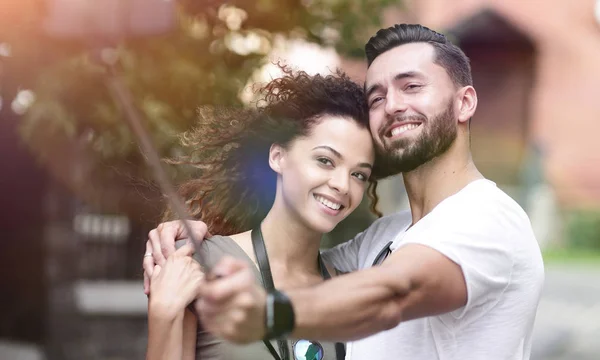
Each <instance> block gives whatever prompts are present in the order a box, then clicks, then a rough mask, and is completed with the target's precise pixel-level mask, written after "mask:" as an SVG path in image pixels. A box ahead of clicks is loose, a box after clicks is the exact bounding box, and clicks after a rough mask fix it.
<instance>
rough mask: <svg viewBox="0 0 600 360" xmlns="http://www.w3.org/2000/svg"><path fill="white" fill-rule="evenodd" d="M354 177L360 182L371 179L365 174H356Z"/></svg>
mask: <svg viewBox="0 0 600 360" xmlns="http://www.w3.org/2000/svg"><path fill="white" fill-rule="evenodd" d="M354 176H355V177H356V178H357V179H358V180H360V181H367V180H368V178H369V177H368V176H367V175H365V174H363V173H354Z"/></svg>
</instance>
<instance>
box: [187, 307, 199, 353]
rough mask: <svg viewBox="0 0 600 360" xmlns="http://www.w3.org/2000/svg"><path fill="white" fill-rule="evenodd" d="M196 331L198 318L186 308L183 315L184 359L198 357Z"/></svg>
mask: <svg viewBox="0 0 600 360" xmlns="http://www.w3.org/2000/svg"><path fill="white" fill-rule="evenodd" d="M196 331H198V318H197V317H196V315H194V313H193V312H191V311H189V310H187V309H186V310H185V314H184V315H183V360H195V359H196Z"/></svg>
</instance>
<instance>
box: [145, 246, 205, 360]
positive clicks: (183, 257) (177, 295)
mask: <svg viewBox="0 0 600 360" xmlns="http://www.w3.org/2000/svg"><path fill="white" fill-rule="evenodd" d="M192 252H193V248H192V247H191V245H184V246H183V247H181V248H180V249H179V250H177V251H176V252H175V253H174V254H173V255H172V256H170V257H169V259H167V261H166V262H165V264H164V268H161V267H160V266H159V265H157V266H156V268H155V269H154V272H153V274H152V282H151V296H150V297H149V304H148V352H147V354H146V359H147V360H155V359H156V360H158V359H160V360H162V359H176V360H181V359H183V356H184V355H185V356H186V359H188V357H189V356H190V355H189V352H190V347H191V346H192V345H190V344H191V342H190V337H191V336H194V342H193V343H194V344H195V335H196V331H195V330H196V329H195V325H196V324H195V323H192V321H191V319H190V315H191V316H192V317H194V318H195V316H194V315H192V314H191V312H190V315H187V316H186V315H185V314H186V312H188V311H187V310H186V306H187V305H188V304H189V303H191V302H192V301H193V300H194V299H195V298H196V297H197V296H198V292H199V290H200V287H201V286H202V284H203V281H204V275H203V274H202V272H201V271H200V265H199V264H198V263H197V262H196V261H195V260H193V259H192V258H191V257H190V255H191V254H192ZM191 326H193V327H194V328H191ZM190 329H191V330H190ZM189 331H191V334H190V333H189ZM184 336H185V337H184ZM184 344H185V346H186V347H185V348H184ZM194 347H195V346H194ZM194 353H195V351H194V352H193V353H192V359H193V354H194Z"/></svg>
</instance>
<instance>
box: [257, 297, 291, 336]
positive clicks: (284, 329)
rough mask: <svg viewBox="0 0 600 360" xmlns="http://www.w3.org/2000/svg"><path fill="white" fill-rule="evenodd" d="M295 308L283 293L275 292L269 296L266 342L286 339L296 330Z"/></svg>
mask: <svg viewBox="0 0 600 360" xmlns="http://www.w3.org/2000/svg"><path fill="white" fill-rule="evenodd" d="M294 325H295V316H294V308H293V307H292V302H291V301H290V298H288V297H287V295H285V294H284V293H283V292H281V291H277V290H273V291H271V292H269V293H268V294H267V303H266V304H265V328H266V334H265V338H264V339H265V340H271V339H280V338H285V337H286V336H288V335H289V334H291V333H292V331H293V330H294Z"/></svg>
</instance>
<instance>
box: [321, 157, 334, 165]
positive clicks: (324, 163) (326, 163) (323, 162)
mask: <svg viewBox="0 0 600 360" xmlns="http://www.w3.org/2000/svg"><path fill="white" fill-rule="evenodd" d="M317 161H318V162H320V163H321V164H323V165H333V162H331V160H329V159H328V158H324V157H320V158H317Z"/></svg>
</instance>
